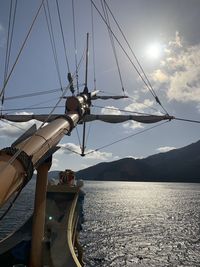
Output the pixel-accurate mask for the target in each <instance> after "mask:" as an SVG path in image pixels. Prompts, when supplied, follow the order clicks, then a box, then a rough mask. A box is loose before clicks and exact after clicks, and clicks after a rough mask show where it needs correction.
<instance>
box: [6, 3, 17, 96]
mask: <svg viewBox="0 0 200 267" xmlns="http://www.w3.org/2000/svg"><path fill="white" fill-rule="evenodd" d="M16 10H17V0H15V6H14V14H13V21H12V29H11V36H10V44H9V48H8V62H7V70H6V76H7V73H8V67H9V60H10V55H11V47H12V40H13V33H14V26H15V17H16ZM6 76H5V77H6ZM4 100H5V99H4Z"/></svg>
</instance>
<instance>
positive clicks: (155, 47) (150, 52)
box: [146, 43, 162, 59]
mask: <svg viewBox="0 0 200 267" xmlns="http://www.w3.org/2000/svg"><path fill="white" fill-rule="evenodd" d="M146 53H147V56H148V57H149V58H151V59H157V58H160V56H161V54H162V46H161V44H159V43H153V44H150V45H149V46H148V47H147V50H146Z"/></svg>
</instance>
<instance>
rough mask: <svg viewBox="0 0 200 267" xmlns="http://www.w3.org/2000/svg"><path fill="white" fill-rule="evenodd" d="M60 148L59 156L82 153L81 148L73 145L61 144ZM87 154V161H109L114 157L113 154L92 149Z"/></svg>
mask: <svg viewBox="0 0 200 267" xmlns="http://www.w3.org/2000/svg"><path fill="white" fill-rule="evenodd" d="M60 147H61V149H60V150H58V152H57V153H58V154H73V153H74V152H75V153H78V154H80V153H81V149H80V147H79V146H78V145H76V144H73V143H66V144H61V145H60ZM73 151H74V152H73ZM85 154H86V155H85V159H97V160H108V159H110V158H112V157H113V154H112V153H110V152H101V151H93V150H92V149H88V150H86V151H85Z"/></svg>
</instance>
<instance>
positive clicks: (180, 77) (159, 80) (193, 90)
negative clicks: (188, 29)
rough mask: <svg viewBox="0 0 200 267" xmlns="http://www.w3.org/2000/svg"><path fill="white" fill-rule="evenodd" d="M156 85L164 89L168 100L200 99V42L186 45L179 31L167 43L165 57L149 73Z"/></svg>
mask: <svg viewBox="0 0 200 267" xmlns="http://www.w3.org/2000/svg"><path fill="white" fill-rule="evenodd" d="M151 78H152V80H153V81H154V82H155V85H156V86H157V87H159V88H160V89H161V88H163V87H164V88H165V89H166V96H167V98H168V100H169V101H172V100H175V101H180V102H189V101H193V102H199V101H200V44H197V45H193V46H188V45H186V44H185V43H184V42H183V40H182V38H181V37H180V35H179V33H178V32H176V36H175V39H174V40H173V41H171V42H169V43H168V46H167V47H166V49H165V59H164V60H162V62H161V64H160V68H159V69H157V70H156V71H154V73H152V75H151Z"/></svg>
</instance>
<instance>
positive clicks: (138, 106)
mask: <svg viewBox="0 0 200 267" xmlns="http://www.w3.org/2000/svg"><path fill="white" fill-rule="evenodd" d="M153 104H154V102H153V101H151V100H149V99H144V101H143V102H141V103H136V102H133V103H131V104H130V105H128V106H126V107H125V110H127V111H131V112H141V113H142V112H147V111H148V110H149V108H151V107H152V106H153Z"/></svg>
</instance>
